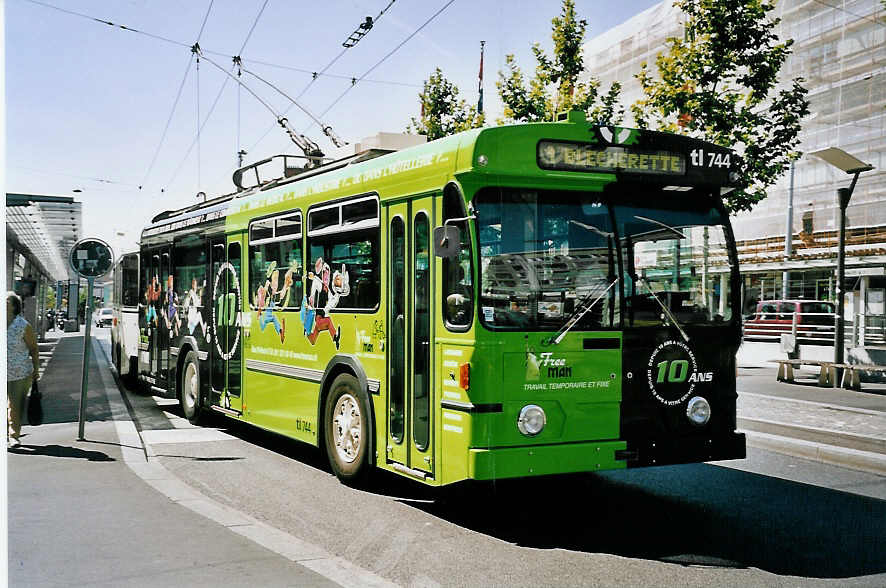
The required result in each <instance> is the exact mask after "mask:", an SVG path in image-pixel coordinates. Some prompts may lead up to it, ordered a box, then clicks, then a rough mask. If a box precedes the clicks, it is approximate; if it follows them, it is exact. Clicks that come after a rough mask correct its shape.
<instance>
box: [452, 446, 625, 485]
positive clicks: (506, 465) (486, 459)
mask: <svg viewBox="0 0 886 588" xmlns="http://www.w3.org/2000/svg"><path fill="white" fill-rule="evenodd" d="M626 447H627V444H626V443H625V442H624V441H595V442H588V443H563V444H559V445H533V446H524V447H498V448H493V449H485V448H483V449H477V448H474V449H471V450H470V454H469V458H468V459H469V463H468V475H469V477H470V478H471V479H474V480H495V479H503V478H522V477H527V476H545V475H549V474H571V473H578V472H597V471H602V470H615V469H624V468H625V467H626V462H625V460H624V459H618V458H616V452H618V453H621V452H622V451H623V450H624V449H625V448H626Z"/></svg>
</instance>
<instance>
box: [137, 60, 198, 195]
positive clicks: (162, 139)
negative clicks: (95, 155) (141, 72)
mask: <svg viewBox="0 0 886 588" xmlns="http://www.w3.org/2000/svg"><path fill="white" fill-rule="evenodd" d="M193 64H194V59H193V55H192V56H191V57H190V58H189V59H188V67H186V68H185V75H183V76H182V81H181V84H179V86H178V92H177V93H176V95H175V101H174V102H173V103H172V110H171V111H170V112H169V118H167V119H166V126H165V127H164V128H163V134H162V135H160V143H159V144H158V145H157V149H156V150H155V151H154V157H152V158H151V163H150V165H148V171H147V172H145V177H144V179H142V183H141V185H140V186H139V189H141V187H142V186H144V185H145V184H146V183H147V181H148V177H150V175H151V172H152V171H153V170H154V164H155V163H157V156H159V155H160V149H162V148H163V143H164V142H165V141H166V133H167V132H169V125H170V124H171V123H172V116H173V115H174V114H175V109H176V107H177V106H178V101H179V99H181V97H182V90H183V89H184V87H185V82H186V81H187V80H188V74H189V73H190V72H191V65H193Z"/></svg>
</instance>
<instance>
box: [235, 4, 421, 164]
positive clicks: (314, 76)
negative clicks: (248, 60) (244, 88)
mask: <svg viewBox="0 0 886 588" xmlns="http://www.w3.org/2000/svg"><path fill="white" fill-rule="evenodd" d="M395 1H396V0H391V1H390V2H388V5H387V6H385V7H384V8H383V9H382V11H381V12H379V13H378V15H377V16H376V17H375V20H374V21H373V24H372V26H375V25H376V24H377V23H378V21H379V19H381V17H382V16H383V15H384V14H385V12H387V11H388V9H389V8H390V7H391V6H392V5H393V4H394V2H395ZM352 47H354V45H350V46H348V45H345V46H344V48H343V49H342V50H341V51H339V53H338V55H336V56H335V57H333V58H332V60H331V61H330V62H329V63H327V64H326V66H325V67H324V68H323V69H322V70H320V71H319V72H316V71H308V70H299V69H297V68H293V67H288V66H283V65H276V64H273V63H267V62H262V61H257V60H252V61H253V63H260V64H262V65H267V66H271V67H280V68H282V69H289V70H292V71H301V72H303V73H308V74H311V79H310V80H309V81H308V83H307V85H306V86H305V87H304V88H303V89H302V91H301V92H299V93H298V95H297V96H296V97H295V100H298V99H300V98H301V97H302V96H304V95H305V92H307V91H308V89H309V88H310V87H311V86H312V85H313V84H314V82H315V81H317V79H318V78H319V77H320V76H322V75H327V76H328V77H332V78H343V79H349V80H352V82H353V80H354V79H356V78H354V77H353V76H347V77H345V76H336V75H331V74H327V73H326V71H327V70H328V69H329V68H330V67H332V66H333V65H334V64H335V63H336V62H337V61H338V60H339V59H341V58H342V56H343V55H344V54H345V53H347V51H348V49H351V48H352ZM253 75H254V74H253ZM416 87H420V86H416ZM287 98H289V97H288V96H287ZM290 100H292V99H291V98H290ZM295 100H292V102H293V105H295V104H296V102H295ZM291 109H292V105H290V106H289V107H288V108H286V110H284V111H283V114H284V115H286V114H288V113H289V111H290V110H291ZM321 127H322V125H321ZM272 130H274V125H271V126H269V127H268V128H267V129H266V130H265V132H264V133H262V134H261V136H260V137H259V138H258V140H257V141H256V142H255V143H254V144H253V145H252V147H250V148H249V150H250V151H252V150H253V149H255V148H256V147H257V146H258V144H259V143H261V142H262V141H264V139H265V137H267V136H268V133H270V132H271V131H272ZM333 143H335V141H333Z"/></svg>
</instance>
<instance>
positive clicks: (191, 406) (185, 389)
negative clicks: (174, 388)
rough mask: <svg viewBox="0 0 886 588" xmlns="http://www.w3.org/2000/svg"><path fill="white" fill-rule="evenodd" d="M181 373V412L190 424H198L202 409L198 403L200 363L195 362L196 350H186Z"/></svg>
mask: <svg viewBox="0 0 886 588" xmlns="http://www.w3.org/2000/svg"><path fill="white" fill-rule="evenodd" d="M181 373H182V375H181V386H180V387H179V390H180V397H181V405H182V412H183V413H184V415H185V418H187V419H188V421H190V422H191V424H193V425H197V424H200V421H201V420H202V416H203V410H202V406H201V403H200V364H199V363H197V352H196V351H188V354H187V355H186V356H185V362H184V364H183V365H182V372H181Z"/></svg>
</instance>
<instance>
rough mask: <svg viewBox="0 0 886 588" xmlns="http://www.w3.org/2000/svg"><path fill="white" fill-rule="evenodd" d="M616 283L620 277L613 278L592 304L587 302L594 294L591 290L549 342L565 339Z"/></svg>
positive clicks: (557, 342)
mask: <svg viewBox="0 0 886 588" xmlns="http://www.w3.org/2000/svg"><path fill="white" fill-rule="evenodd" d="M616 283H618V278H616V279H614V280H612V283H611V284H609V286H607V287H606V289H605V290H603V293H602V294H600V295H599V296H597V298H595V299H594V301H593V302H591V303H590V304H587V301H588V300H589V299H590V298H591V296H593V295H594V292H591V293H590V294H588V295H587V296H585V297H584V298H582V299H581V301H580V302H579V303H578V306H577V307H576V308H575V310H573V311H572V314H571V315H569V318H568V319H566V322H565V323H564V324H563V326H562V327H560V330H559V331H557V334H556V335H554V336H553V337H551V338H550V339H549V340H548V343H553V344H554V345H557V344H559V343H560V341H562V340H563V337H565V336H566V333H568V332H569V331H570V329H572V327H574V326H575V325H576V324H578V322H579V321H580V320H581V319H582V317H584V315H586V314H587V313H588V312H589V311H590V310H591V309H592V308H594V305H595V304H597V303H598V302H600V300H601V299H602V298H603V297H604V296H606V293H607V292H609V290H611V289H612V287H613V286H614V285H615V284H616Z"/></svg>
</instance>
